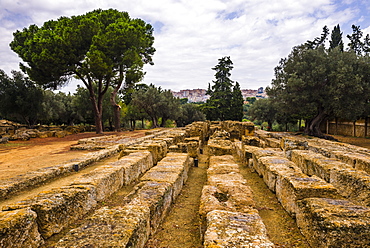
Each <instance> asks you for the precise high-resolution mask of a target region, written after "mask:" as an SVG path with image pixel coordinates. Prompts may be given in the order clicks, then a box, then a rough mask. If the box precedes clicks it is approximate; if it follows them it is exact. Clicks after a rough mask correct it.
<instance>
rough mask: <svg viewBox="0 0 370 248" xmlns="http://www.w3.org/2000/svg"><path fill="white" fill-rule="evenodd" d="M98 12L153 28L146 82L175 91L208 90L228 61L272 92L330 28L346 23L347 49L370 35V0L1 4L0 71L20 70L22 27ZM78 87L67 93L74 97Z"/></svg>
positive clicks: (244, 78)
mask: <svg viewBox="0 0 370 248" xmlns="http://www.w3.org/2000/svg"><path fill="white" fill-rule="evenodd" d="M99 8H100V9H110V8H113V9H117V10H119V11H126V12H128V13H129V15H130V16H131V17H132V18H140V19H143V20H144V21H145V22H147V23H150V24H151V25H152V26H153V27H154V38H155V41H154V47H155V48H156V52H155V54H154V56H153V61H154V65H153V66H151V65H145V66H144V71H145V72H146V75H145V78H144V80H143V83H146V84H150V83H152V84H154V85H156V86H157V87H159V86H161V87H162V88H163V89H171V90H174V91H179V90H184V89H198V88H200V89H207V88H208V84H209V83H211V84H212V80H215V76H214V74H215V71H214V70H212V68H213V67H214V66H216V65H217V64H218V60H219V59H221V58H222V57H225V56H230V58H231V60H232V62H233V66H234V69H233V70H232V71H231V77H230V78H231V79H232V80H234V81H238V82H239V84H240V86H241V88H242V89H258V88H259V87H264V88H265V87H266V86H268V85H270V84H271V80H272V79H273V78H274V68H275V67H276V66H277V65H278V63H279V61H280V59H281V58H284V57H287V56H288V55H289V53H290V51H291V50H292V48H293V47H294V46H297V45H300V44H302V43H304V42H306V41H307V40H313V39H314V38H315V37H317V36H320V35H321V33H322V29H323V27H324V26H325V25H326V26H328V28H329V30H330V32H331V30H332V29H333V27H334V26H335V25H337V24H339V25H340V27H341V30H342V32H343V41H344V43H345V44H347V43H348V39H347V38H346V36H347V34H351V33H352V29H351V26H352V25H353V24H354V25H356V26H360V27H361V30H362V31H363V32H364V36H365V35H366V34H368V33H369V32H370V15H369V13H370V1H367V0H337V1H334V0H58V1H56V0H0V69H2V70H4V71H5V72H6V73H7V74H8V75H11V71H12V70H18V71H19V70H20V69H19V63H20V62H21V60H20V58H19V57H18V55H17V54H16V53H14V52H13V51H12V50H11V49H10V47H9V43H10V42H11V41H12V40H13V33H14V32H15V31H16V30H22V29H23V28H25V27H29V26H30V25H31V24H36V25H38V26H42V25H43V23H44V22H46V21H49V20H56V19H58V18H59V17H61V16H67V17H70V16H73V15H82V14H85V13H86V12H89V11H92V10H94V9H99ZM77 84H81V85H82V83H81V82H79V81H73V82H71V83H70V84H69V85H68V86H66V87H64V88H62V89H61V90H62V91H64V92H71V93H73V92H74V90H75V88H76V85H77Z"/></svg>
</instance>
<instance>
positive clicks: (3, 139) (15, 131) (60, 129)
mask: <svg viewBox="0 0 370 248" xmlns="http://www.w3.org/2000/svg"><path fill="white" fill-rule="evenodd" d="M87 131H94V127H93V126H45V125H38V126H36V127H35V128H32V129H30V128H27V126H26V125H22V124H19V123H15V122H12V121H7V120H0V144H4V143H7V142H8V141H9V140H29V139H31V138H47V137H57V138H63V137H65V136H66V135H69V134H74V133H82V132H87Z"/></svg>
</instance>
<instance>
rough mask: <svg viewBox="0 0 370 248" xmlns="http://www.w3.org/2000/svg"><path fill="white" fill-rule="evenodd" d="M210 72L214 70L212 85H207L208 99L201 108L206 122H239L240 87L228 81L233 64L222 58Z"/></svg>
mask: <svg viewBox="0 0 370 248" xmlns="http://www.w3.org/2000/svg"><path fill="white" fill-rule="evenodd" d="M218 61H219V63H218V65H216V66H215V67H214V68H212V70H215V71H216V73H215V78H216V80H215V81H213V83H214V84H213V85H212V87H211V85H210V84H209V86H208V90H207V95H209V96H210V98H209V99H208V100H207V102H206V104H205V105H204V107H203V111H204V112H205V114H206V116H207V119H208V120H222V121H223V120H239V121H241V119H242V118H243V97H242V94H241V91H240V86H239V84H238V83H237V82H236V84H235V86H234V87H233V83H234V82H233V81H232V80H231V79H230V76H231V73H230V71H231V70H232V69H233V62H232V61H231V59H230V57H223V58H221V59H219V60H218Z"/></svg>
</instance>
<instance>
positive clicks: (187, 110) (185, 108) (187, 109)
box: [176, 103, 206, 127]
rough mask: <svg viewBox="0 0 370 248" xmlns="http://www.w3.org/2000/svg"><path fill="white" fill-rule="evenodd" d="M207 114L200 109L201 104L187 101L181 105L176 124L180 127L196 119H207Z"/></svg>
mask: <svg viewBox="0 0 370 248" xmlns="http://www.w3.org/2000/svg"><path fill="white" fill-rule="evenodd" d="M205 120H206V116H205V115H204V114H203V112H202V111H201V110H200V109H199V105H197V104H194V103H186V104H183V105H181V112H180V115H179V116H178V118H177V119H176V124H177V126H178V127H185V126H186V125H188V124H191V123H193V122H194V121H205Z"/></svg>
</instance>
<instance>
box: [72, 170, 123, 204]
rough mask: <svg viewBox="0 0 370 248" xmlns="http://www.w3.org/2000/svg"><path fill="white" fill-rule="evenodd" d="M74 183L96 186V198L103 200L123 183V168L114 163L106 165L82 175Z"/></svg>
mask: <svg viewBox="0 0 370 248" xmlns="http://www.w3.org/2000/svg"><path fill="white" fill-rule="evenodd" d="M72 185H92V186H94V187H95V188H96V199H97V201H102V200H104V199H105V198H107V197H109V196H110V195H111V194H113V193H114V192H116V191H117V190H118V189H120V188H121V187H122V185H123V168H122V167H121V166H115V165H114V164H108V165H104V166H102V167H98V168H96V169H95V170H93V171H91V172H89V173H87V174H83V175H81V176H80V177H79V178H77V179H75V180H74V182H73V183H72Z"/></svg>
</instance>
